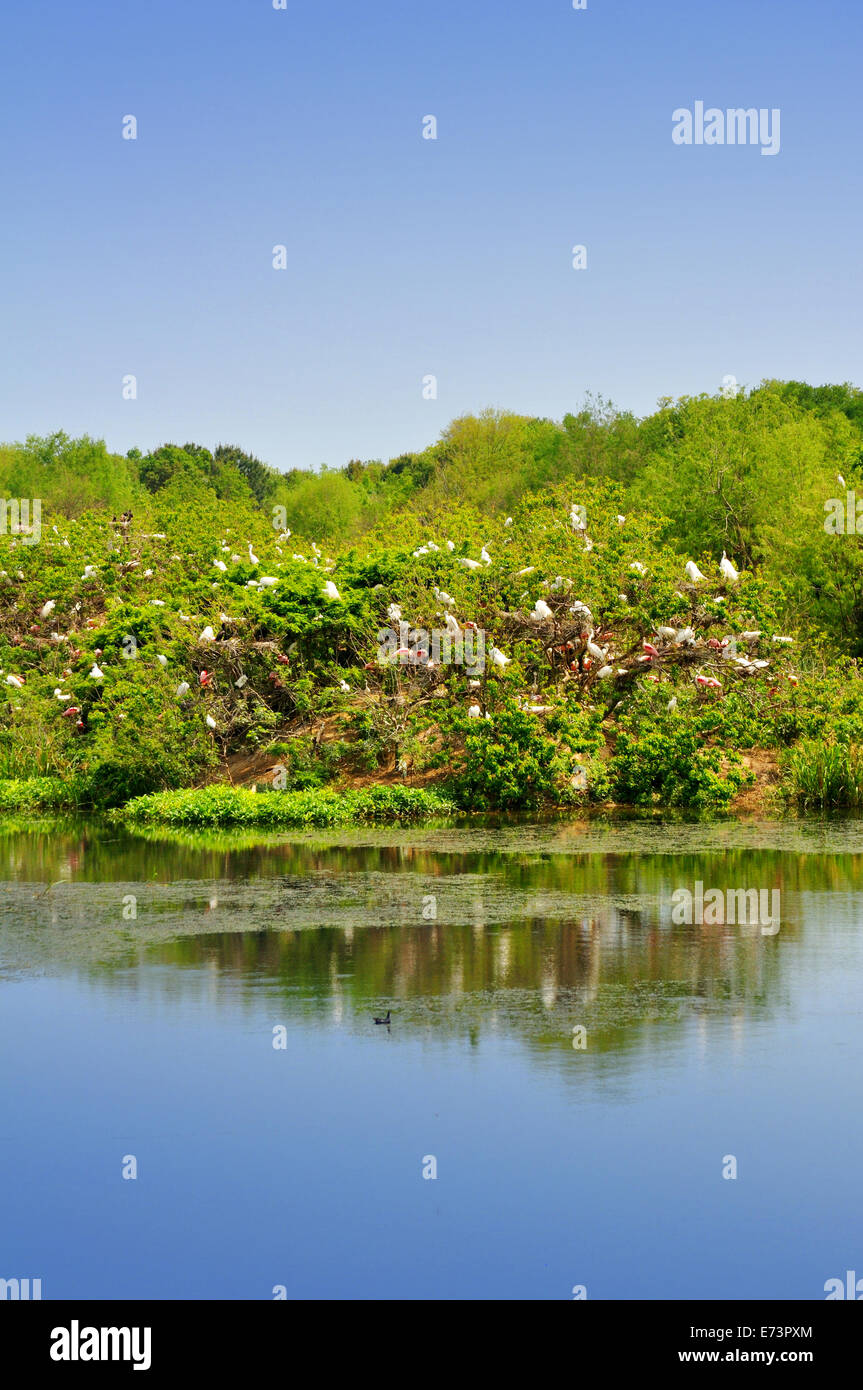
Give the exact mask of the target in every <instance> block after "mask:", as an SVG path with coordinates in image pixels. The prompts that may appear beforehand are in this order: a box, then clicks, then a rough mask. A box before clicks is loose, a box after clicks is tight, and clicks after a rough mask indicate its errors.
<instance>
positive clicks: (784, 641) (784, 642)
mask: <svg viewBox="0 0 863 1390" xmlns="http://www.w3.org/2000/svg"><path fill="white" fill-rule="evenodd" d="M770 640H771V642H775V643H776V645H777V646H782V647H790V646H791V645H792V643H793V642H794V638H793V637H777V636H776V634H775V633H774V635H773V636H772V637H771V639H770Z"/></svg>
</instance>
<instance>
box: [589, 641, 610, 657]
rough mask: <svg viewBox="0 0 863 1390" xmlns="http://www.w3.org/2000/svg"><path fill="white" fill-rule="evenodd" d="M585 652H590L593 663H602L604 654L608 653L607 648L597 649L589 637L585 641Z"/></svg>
mask: <svg viewBox="0 0 863 1390" xmlns="http://www.w3.org/2000/svg"><path fill="white" fill-rule="evenodd" d="M587 650H588V651H589V652H590V655H591V656H592V657H593V659H594V661H604V660H605V657H606V653H607V652H608V648H607V647H598V646H597V645H596V643H595V642H594V641H593V639H592V638H591V637H588V639H587Z"/></svg>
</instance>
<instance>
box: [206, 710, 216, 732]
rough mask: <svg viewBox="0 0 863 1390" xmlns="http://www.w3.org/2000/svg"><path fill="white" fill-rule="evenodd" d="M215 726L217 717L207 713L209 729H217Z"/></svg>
mask: <svg viewBox="0 0 863 1390" xmlns="http://www.w3.org/2000/svg"><path fill="white" fill-rule="evenodd" d="M215 727H216V721H215V719H214V718H213V716H212V715H211V714H208V715H207V728H208V729H215Z"/></svg>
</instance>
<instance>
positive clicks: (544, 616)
mask: <svg viewBox="0 0 863 1390" xmlns="http://www.w3.org/2000/svg"><path fill="white" fill-rule="evenodd" d="M530 616H531V619H532V620H533V622H535V623H544V622H546V621H547V620H548V619H549V618H552V617H554V614H553V613H552V611H551V609H550V608H549V606H548V604H547V603H546V601H545V599H544V598H538V599H537V601H536V603H535V604H534V606H533V612H532V613H531V615H530Z"/></svg>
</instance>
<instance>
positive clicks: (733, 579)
mask: <svg viewBox="0 0 863 1390" xmlns="http://www.w3.org/2000/svg"><path fill="white" fill-rule="evenodd" d="M719 568H720V569H721V571H722V577H723V579H725V580H726V581H727V582H728V583H729V584H736V583H737V581H738V579H739V578H740V575H739V574H738V572H737V570H736V569H735V568H734V566H733V565H732V563H731V561H730V560H729V558H728V556H727V555H726V554H725V551H724V550H723V552H722V559H721V560H720V561H719Z"/></svg>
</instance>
